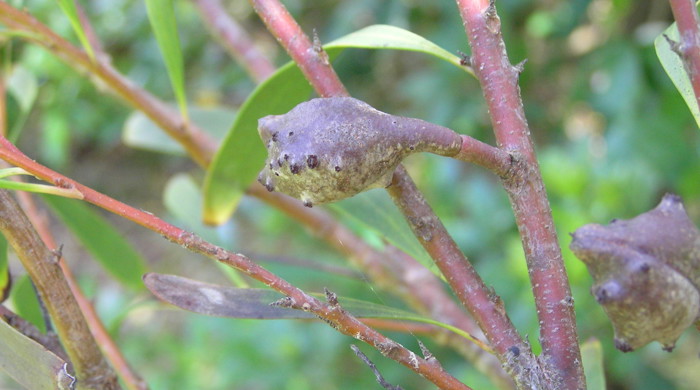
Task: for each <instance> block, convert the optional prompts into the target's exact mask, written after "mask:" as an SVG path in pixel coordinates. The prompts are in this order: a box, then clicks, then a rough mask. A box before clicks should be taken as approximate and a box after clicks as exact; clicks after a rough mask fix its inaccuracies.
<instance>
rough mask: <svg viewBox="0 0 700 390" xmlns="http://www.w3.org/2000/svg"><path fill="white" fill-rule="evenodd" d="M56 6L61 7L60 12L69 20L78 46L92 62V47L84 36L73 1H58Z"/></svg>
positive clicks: (93, 53) (93, 54)
mask: <svg viewBox="0 0 700 390" xmlns="http://www.w3.org/2000/svg"><path fill="white" fill-rule="evenodd" d="M58 5H59V6H61V10H63V13H64V14H66V16H67V17H68V20H70V25H71V27H73V31H75V35H77V36H78V39H79V40H80V44H81V45H83V48H84V49H85V51H86V52H87V53H88V55H89V56H90V58H92V59H93V60H94V59H95V52H94V51H93V49H92V46H91V45H90V41H89V40H88V38H87V35H86V34H85V30H83V25H82V23H80V17H79V16H78V8H77V7H76V6H75V1H73V0H58Z"/></svg>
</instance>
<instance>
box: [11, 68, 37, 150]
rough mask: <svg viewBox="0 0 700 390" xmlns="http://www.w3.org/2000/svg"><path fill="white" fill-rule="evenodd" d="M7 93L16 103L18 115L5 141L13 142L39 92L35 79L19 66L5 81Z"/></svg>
mask: <svg viewBox="0 0 700 390" xmlns="http://www.w3.org/2000/svg"><path fill="white" fill-rule="evenodd" d="M7 92H8V93H9V94H10V95H11V96H12V97H13V98H14V99H15V100H16V101H17V105H18V106H19V111H20V112H19V115H18V116H17V118H16V119H15V121H14V122H13V123H12V127H11V128H10V130H9V132H8V134H9V136H8V137H7V139H9V140H10V141H12V142H14V141H16V140H17V137H18V136H19V133H20V130H22V128H23V127H24V124H25V123H26V121H27V118H28V117H29V113H30V112H31V110H32V107H33V106H34V102H36V97H37V95H38V92H39V86H38V82H37V80H36V77H35V76H34V74H32V73H31V72H29V71H27V70H26V69H25V68H23V67H21V66H14V67H13V68H12V73H11V74H10V77H9V78H8V79H7Z"/></svg>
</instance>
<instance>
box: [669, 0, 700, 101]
mask: <svg viewBox="0 0 700 390" xmlns="http://www.w3.org/2000/svg"><path fill="white" fill-rule="evenodd" d="M668 2H669V4H670V5H671V10H672V11H673V17H674V18H675V19H676V25H677V26H678V33H679V36H680V43H679V45H678V50H679V51H680V53H679V54H680V56H681V60H682V61H683V64H684V65H685V70H686V72H688V77H689V78H690V83H691V85H692V86H693V92H695V102H696V104H697V105H698V108H700V25H699V24H700V20H699V18H698V9H697V8H696V6H695V1H694V0H668Z"/></svg>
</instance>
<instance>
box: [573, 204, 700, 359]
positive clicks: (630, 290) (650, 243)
mask: <svg viewBox="0 0 700 390" xmlns="http://www.w3.org/2000/svg"><path fill="white" fill-rule="evenodd" d="M572 237H573V241H572V242H571V246H570V247H571V250H572V251H573V252H574V254H575V255H576V256H577V257H578V258H579V259H581V260H582V261H583V262H584V263H586V266H587V268H588V271H589V272H590V273H591V276H592V277H593V280H594V284H593V287H592V288H591V293H592V294H593V296H594V297H595V298H596V300H597V301H598V303H600V304H601V305H602V306H603V309H604V310H605V312H606V314H607V315H608V317H609V318H610V321H611V322H612V325H613V328H614V331H615V346H616V347H617V348H618V349H619V350H621V351H623V352H629V351H632V350H634V349H637V348H640V347H642V346H644V345H646V344H648V343H650V342H652V341H658V342H660V343H661V344H662V345H663V348H664V350H667V351H671V350H672V349H673V348H674V346H675V344H676V341H677V340H678V338H679V337H680V335H681V333H683V331H684V330H685V329H686V328H688V327H689V326H690V325H692V324H693V323H695V324H696V325H700V231H698V229H697V228H696V227H695V225H694V224H693V222H692V221H691V220H690V218H688V215H687V214H686V212H685V209H684V207H683V203H682V202H681V199H680V197H678V196H676V195H671V194H667V195H666V196H664V198H663V200H662V201H661V203H660V204H659V205H658V206H657V207H656V208H655V209H653V210H651V211H649V212H646V213H644V214H641V215H638V216H637V217H635V218H632V219H630V220H619V219H616V220H613V221H612V222H611V223H610V224H609V225H607V226H603V225H597V224H589V225H586V226H583V227H581V228H579V229H578V230H576V232H574V233H573V234H572Z"/></svg>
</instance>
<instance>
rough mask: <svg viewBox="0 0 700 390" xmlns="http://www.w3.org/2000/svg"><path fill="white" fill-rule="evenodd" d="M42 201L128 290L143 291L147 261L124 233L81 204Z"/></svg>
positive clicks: (46, 198)
mask: <svg viewBox="0 0 700 390" xmlns="http://www.w3.org/2000/svg"><path fill="white" fill-rule="evenodd" d="M43 199H44V202H46V204H47V205H49V207H50V208H51V210H52V211H53V212H54V213H56V215H58V217H59V218H60V219H61V221H63V223H64V224H65V225H66V226H68V228H69V229H70V230H71V231H72V232H73V234H75V235H76V237H78V239H79V240H80V242H81V244H82V245H83V246H84V247H85V248H86V249H87V250H88V252H90V254H92V255H93V256H94V257H95V259H96V260H97V261H99V262H100V264H102V266H103V267H104V268H105V269H106V270H107V271H108V272H109V273H110V274H112V276H114V277H115V278H116V279H117V280H119V281H120V282H122V283H124V284H125V285H126V286H128V287H129V288H132V289H134V290H140V289H143V284H142V283H141V277H142V276H143V274H145V273H146V261H145V260H144V259H143V257H141V255H140V254H139V253H138V252H137V251H136V250H135V249H134V248H133V247H132V246H131V244H130V243H129V241H127V240H126V239H125V238H124V235H123V234H122V233H120V232H119V231H117V230H116V229H115V228H114V227H112V225H110V224H109V223H108V222H107V221H106V220H105V219H104V218H103V217H102V216H100V215H99V214H97V213H96V212H94V211H93V210H92V209H90V208H89V207H88V206H87V205H85V204H84V203H83V202H81V201H77V200H73V199H66V198H60V197H57V196H48V195H47V196H43Z"/></svg>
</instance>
